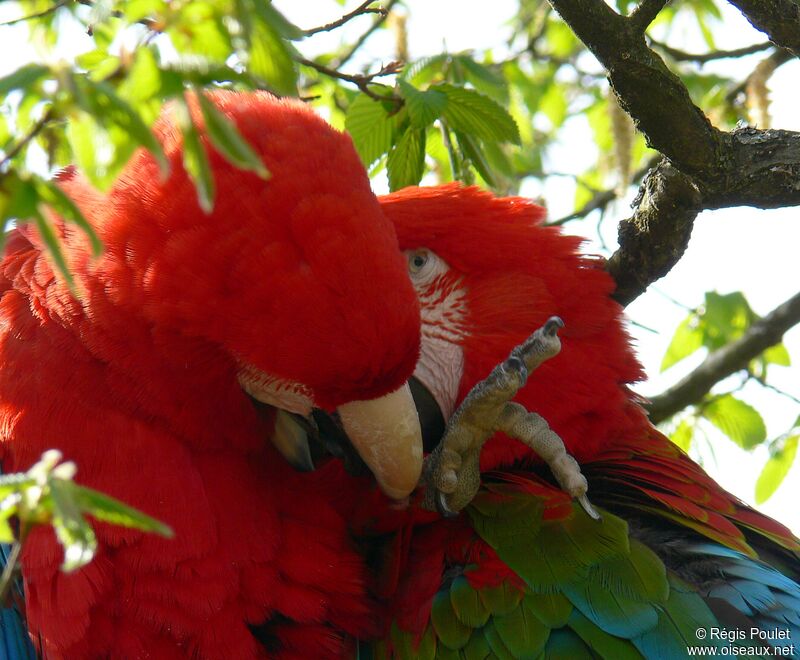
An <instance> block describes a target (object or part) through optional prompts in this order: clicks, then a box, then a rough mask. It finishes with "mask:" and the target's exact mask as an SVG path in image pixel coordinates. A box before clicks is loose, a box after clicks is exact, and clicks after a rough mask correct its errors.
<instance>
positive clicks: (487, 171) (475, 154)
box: [455, 131, 497, 188]
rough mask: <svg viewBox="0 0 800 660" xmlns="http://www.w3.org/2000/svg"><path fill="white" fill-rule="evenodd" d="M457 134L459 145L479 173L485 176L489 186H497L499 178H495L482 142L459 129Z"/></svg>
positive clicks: (484, 178)
mask: <svg viewBox="0 0 800 660" xmlns="http://www.w3.org/2000/svg"><path fill="white" fill-rule="evenodd" d="M455 135H456V139H457V140H458V146H460V147H461V151H462V152H463V153H464V156H465V157H466V158H468V159H469V162H470V163H471V164H472V166H473V167H474V168H475V169H476V170H477V171H478V174H480V175H481V176H482V177H483V180H484V181H486V183H487V184H489V186H491V187H492V188H495V187H497V179H495V176H494V174H493V173H492V168H491V167H489V164H488V163H487V162H486V157H485V156H484V154H483V150H482V149H481V145H480V143H479V142H478V141H477V140H476V139H475V138H473V137H472V136H470V135H466V134H464V133H461V132H458V131H455Z"/></svg>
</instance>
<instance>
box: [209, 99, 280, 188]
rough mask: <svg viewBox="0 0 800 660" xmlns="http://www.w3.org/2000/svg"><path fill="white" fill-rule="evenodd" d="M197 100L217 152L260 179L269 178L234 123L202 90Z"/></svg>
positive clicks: (261, 163)
mask: <svg viewBox="0 0 800 660" xmlns="http://www.w3.org/2000/svg"><path fill="white" fill-rule="evenodd" d="M197 100H198V101H199V103H200V110H201V112H202V113H203V120H204V121H205V125H206V132H207V133H208V137H209V138H210V139H211V142H212V143H213V144H214V146H215V147H216V148H217V149H218V150H219V152H220V153H221V154H222V155H223V156H224V157H225V158H226V159H227V160H228V161H229V162H231V163H233V164H234V165H236V167H239V168H240V169H243V170H251V171H253V172H255V173H256V174H257V175H258V176H260V177H261V178H262V179H265V180H266V179H269V176H270V174H269V171H268V170H267V168H266V167H265V166H264V163H263V162H262V160H261V158H259V156H258V154H257V153H256V152H255V151H254V150H253V148H252V147H251V146H250V145H249V144H248V143H247V141H246V140H245V139H244V138H243V137H242V134H241V133H239V129H237V128H236V125H235V124H234V123H233V122H232V121H231V120H230V119H228V118H227V117H226V116H225V115H223V114H222V113H221V112H220V111H219V110H217V107H216V106H215V105H214V104H213V103H212V102H211V101H210V100H209V99H208V98H207V97H206V96H205V94H203V92H202V91H198V93H197Z"/></svg>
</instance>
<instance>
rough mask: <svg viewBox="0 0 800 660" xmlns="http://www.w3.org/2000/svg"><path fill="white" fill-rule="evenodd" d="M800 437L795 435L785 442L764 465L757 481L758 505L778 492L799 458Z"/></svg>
mask: <svg viewBox="0 0 800 660" xmlns="http://www.w3.org/2000/svg"><path fill="white" fill-rule="evenodd" d="M798 440H800V436H797V435H793V436H790V437H789V438H787V439H786V440H785V441H784V442H783V446H782V447H781V448H780V450H779V451H777V452H775V453H774V454H773V455H772V456H771V457H770V459H769V460H768V461H767V463H766V465H764V469H763V470H761V474H760V475H759V476H758V481H756V504H763V503H764V502H766V501H767V500H768V499H769V498H770V497H772V495H773V494H774V493H775V491H776V490H778V487H779V486H780V485H781V484H782V483H783V480H784V479H785V478H786V475H787V474H789V470H790V469H791V468H792V465H793V464H794V459H795V457H796V456H797V442H798Z"/></svg>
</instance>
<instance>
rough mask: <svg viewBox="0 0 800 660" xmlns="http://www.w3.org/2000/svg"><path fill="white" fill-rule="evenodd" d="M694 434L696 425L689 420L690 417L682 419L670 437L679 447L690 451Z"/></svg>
mask: <svg viewBox="0 0 800 660" xmlns="http://www.w3.org/2000/svg"><path fill="white" fill-rule="evenodd" d="M693 435H694V425H693V424H691V423H690V422H689V420H688V419H683V420H681V423H680V424H678V428H676V429H675V430H674V431H673V432H672V433H671V434H670V436H669V439H670V440H672V442H674V443H675V444H676V445H678V447H680V448H681V449H683V451H686V452H688V451H689V447H691V445H692V436H693Z"/></svg>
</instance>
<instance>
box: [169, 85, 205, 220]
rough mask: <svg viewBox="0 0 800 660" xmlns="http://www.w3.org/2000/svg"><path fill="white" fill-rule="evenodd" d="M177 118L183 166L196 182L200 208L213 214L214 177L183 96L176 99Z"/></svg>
mask: <svg viewBox="0 0 800 660" xmlns="http://www.w3.org/2000/svg"><path fill="white" fill-rule="evenodd" d="M175 117H176V121H177V124H178V127H179V128H180V129H181V134H182V135H183V166H184V167H185V168H186V171H187V172H188V173H189V176H190V177H191V178H192V181H194V185H195V188H196V190H197V201H198V203H199V204H200V208H201V209H203V211H205V212H206V213H211V210H212V209H213V208H214V177H213V176H212V174H211V167H210V166H209V163H208V155H207V154H206V150H205V148H204V147H203V143H202V141H201V140H200V134H199V133H198V132H197V127H196V126H195V125H194V121H193V120H192V113H191V112H190V111H189V106H188V104H187V103H186V99H185V98H184V97H182V96H180V97H178V98H177V99H176V103H175Z"/></svg>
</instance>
